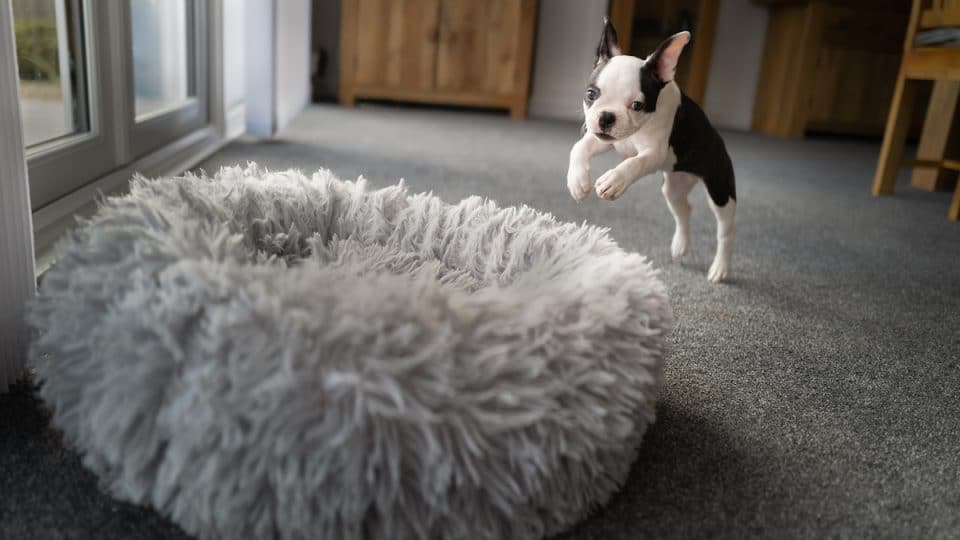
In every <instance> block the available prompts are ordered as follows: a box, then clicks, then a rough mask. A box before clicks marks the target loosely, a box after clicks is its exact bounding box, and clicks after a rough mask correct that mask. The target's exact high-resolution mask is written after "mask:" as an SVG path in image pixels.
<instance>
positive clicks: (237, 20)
mask: <svg viewBox="0 0 960 540" xmlns="http://www.w3.org/2000/svg"><path fill="white" fill-rule="evenodd" d="M245 23H246V4H245V2H244V0H223V69H224V74H223V100H224V102H225V103H226V106H227V108H228V109H229V108H231V107H235V106H237V105H240V104H242V103H243V101H244V99H243V96H244V93H245V92H244V86H245V84H246V82H245V80H244V78H245V76H246V70H245V69H244V66H245V65H246V63H247V62H246V56H245V53H244V50H243V44H244V41H245V40H244V36H245V33H244V25H245Z"/></svg>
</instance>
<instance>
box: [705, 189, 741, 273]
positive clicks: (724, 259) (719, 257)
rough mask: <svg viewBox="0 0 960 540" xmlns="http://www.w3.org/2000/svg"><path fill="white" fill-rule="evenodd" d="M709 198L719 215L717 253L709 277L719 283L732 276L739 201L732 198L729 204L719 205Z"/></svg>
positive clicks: (716, 214) (714, 211) (714, 210)
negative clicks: (735, 218) (731, 265)
mask: <svg viewBox="0 0 960 540" xmlns="http://www.w3.org/2000/svg"><path fill="white" fill-rule="evenodd" d="M707 200H709V201H710V208H711V209H712V210H713V214H714V215H715V216H716V217H717V254H716V256H714V258H713V264H711V265H710V271H709V272H707V279H708V280H709V281H710V282H711V283H717V282H719V281H723V280H724V279H726V278H727V277H729V276H730V259H731V256H732V254H733V240H734V238H735V237H736V236H737V226H736V224H735V223H734V216H735V215H736V213H737V201H736V200H734V199H733V198H731V199H728V200H727V204H725V205H723V206H717V204H716V203H715V202H713V199H710V197H707Z"/></svg>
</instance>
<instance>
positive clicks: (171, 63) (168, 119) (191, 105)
mask: <svg viewBox="0 0 960 540" xmlns="http://www.w3.org/2000/svg"><path fill="white" fill-rule="evenodd" d="M201 4H202V3H201V2H198V1H196V0H130V22H131V25H130V29H131V38H130V42H131V51H132V58H133V95H134V119H135V124H134V128H133V137H132V150H133V154H134V155H135V156H141V155H143V154H145V153H147V152H149V151H151V150H155V149H157V148H159V147H161V146H163V145H164V144H167V143H169V142H171V141H172V140H175V139H176V138H178V137H180V136H182V135H185V134H187V133H189V132H191V131H193V130H195V129H197V128H199V127H201V126H203V125H204V124H206V123H207V101H208V100H207V99H206V95H207V92H206V88H207V77H206V76H205V74H206V72H207V69H206V66H207V53H206V47H207V41H206V39H205V35H204V32H203V31H204V29H205V28H206V27H207V25H206V22H205V17H206V13H205V11H204V10H203V9H202V5H201Z"/></svg>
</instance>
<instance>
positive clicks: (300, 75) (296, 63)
mask: <svg viewBox="0 0 960 540" xmlns="http://www.w3.org/2000/svg"><path fill="white" fill-rule="evenodd" d="M276 10H277V13H276V19H277V20H276V22H277V26H276V38H277V50H276V53H275V56H274V58H276V68H275V71H274V73H275V76H276V96H275V98H274V99H275V100H276V110H275V114H276V118H277V120H276V129H278V130H279V129H282V128H283V127H284V126H286V125H287V124H288V123H290V120H292V119H293V117H294V116H296V115H297V113H299V112H300V111H302V110H303V108H304V107H306V106H307V103H309V102H310V22H311V19H310V0H277V3H276Z"/></svg>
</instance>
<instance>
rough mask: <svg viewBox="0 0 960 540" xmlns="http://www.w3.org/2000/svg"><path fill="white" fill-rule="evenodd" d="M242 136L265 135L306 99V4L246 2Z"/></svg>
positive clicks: (300, 0) (283, 123)
mask: <svg viewBox="0 0 960 540" xmlns="http://www.w3.org/2000/svg"><path fill="white" fill-rule="evenodd" d="M245 2H246V3H245V8H246V9H245V11H246V13H245V18H246V20H245V23H244V34H245V35H244V50H245V61H246V69H245V71H246V73H245V79H246V84H245V85H244V86H245V90H246V96H245V102H246V115H247V122H246V123H247V132H248V133H250V134H252V135H255V136H258V137H270V136H272V135H273V134H274V133H276V132H277V131H278V130H280V129H283V127H284V126H286V125H287V124H288V123H289V122H290V120H292V119H293V117H295V116H296V115H297V113H299V112H300V111H301V110H303V108H304V107H305V106H306V105H307V103H308V102H309V101H310V0H245Z"/></svg>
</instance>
